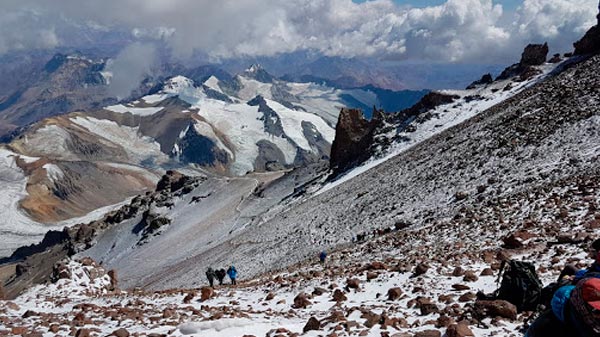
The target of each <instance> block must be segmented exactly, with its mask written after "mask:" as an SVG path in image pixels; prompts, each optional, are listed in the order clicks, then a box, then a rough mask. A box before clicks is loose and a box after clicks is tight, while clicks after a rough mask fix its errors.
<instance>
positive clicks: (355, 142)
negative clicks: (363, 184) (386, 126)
mask: <svg viewBox="0 0 600 337" xmlns="http://www.w3.org/2000/svg"><path fill="white" fill-rule="evenodd" d="M382 122H383V117H382V116H381V114H380V113H377V112H374V114H373V118H372V119H371V120H370V121H369V120H367V119H365V117H364V116H363V113H362V111H361V110H358V109H346V108H344V109H342V110H341V112H340V116H339V118H338V123H337V126H336V129H335V139H334V140H333V144H332V145H331V155H330V158H331V159H330V168H331V169H332V170H333V171H334V174H339V173H341V172H343V171H345V170H347V169H348V168H350V167H352V166H353V165H357V164H359V163H362V162H363V161H365V160H367V159H368V158H369V157H371V152H370V147H371V145H372V144H373V136H374V132H375V130H376V129H377V127H379V126H381V125H382Z"/></svg>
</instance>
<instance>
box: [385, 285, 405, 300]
mask: <svg viewBox="0 0 600 337" xmlns="http://www.w3.org/2000/svg"><path fill="white" fill-rule="evenodd" d="M387 295H388V300H390V301H395V300H397V299H399V298H400V297H401V296H402V289H400V288H398V287H395V288H391V289H389V290H388V293H387Z"/></svg>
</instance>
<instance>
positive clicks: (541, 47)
mask: <svg viewBox="0 0 600 337" xmlns="http://www.w3.org/2000/svg"><path fill="white" fill-rule="evenodd" d="M549 50H550V49H549V48H548V43H544V44H530V45H528V46H527V47H525V50H524V51H523V54H521V61H519V63H516V64H513V65H512V66H510V67H508V68H506V69H504V71H503V72H502V74H500V76H498V78H497V80H506V79H509V78H512V77H519V79H520V80H521V81H526V80H528V79H530V78H531V77H533V76H535V75H537V74H538V73H539V70H537V69H535V68H534V67H535V66H539V65H542V64H544V63H545V62H546V59H547V57H548V52H549Z"/></svg>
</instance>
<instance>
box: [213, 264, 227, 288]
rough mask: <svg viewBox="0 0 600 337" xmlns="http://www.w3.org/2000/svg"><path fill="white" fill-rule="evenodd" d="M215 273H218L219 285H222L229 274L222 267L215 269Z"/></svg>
mask: <svg viewBox="0 0 600 337" xmlns="http://www.w3.org/2000/svg"><path fill="white" fill-rule="evenodd" d="M215 274H216V275H217V280H219V285H220V286H222V285H223V280H224V279H225V275H227V272H226V271H225V269H223V268H221V269H217V270H216V271H215Z"/></svg>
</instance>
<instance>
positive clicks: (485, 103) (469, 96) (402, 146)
mask: <svg viewBox="0 0 600 337" xmlns="http://www.w3.org/2000/svg"><path fill="white" fill-rule="evenodd" d="M559 66H560V65H556V64H545V65H543V66H542V67H540V70H541V71H542V73H541V74H539V75H537V76H535V77H533V78H532V79H530V80H528V81H523V82H516V83H515V82H513V81H511V80H504V81H499V82H496V83H494V84H492V85H489V86H485V87H483V88H476V89H471V90H442V91H440V92H442V93H444V94H448V95H457V96H459V97H460V99H458V100H457V101H455V102H453V103H450V104H445V105H441V106H439V107H437V108H436V109H434V110H432V111H429V112H428V113H429V114H431V115H432V116H433V117H432V118H430V119H428V120H425V121H423V122H421V123H413V124H412V125H413V126H415V127H416V130H411V131H410V132H409V131H402V132H397V131H396V130H393V131H390V132H389V133H388V134H384V135H380V136H379V137H381V138H390V139H391V138H400V139H401V140H400V141H397V142H394V143H393V145H392V146H391V147H390V148H389V149H386V150H385V151H383V152H381V153H379V154H377V155H376V156H375V157H373V158H372V159H370V160H369V161H367V162H365V163H364V164H362V165H360V166H357V167H355V168H353V169H351V170H349V171H348V172H345V173H344V174H343V175H342V176H340V177H339V178H337V179H336V180H335V181H333V182H330V183H328V184H326V185H324V186H323V187H321V188H319V189H318V190H317V191H315V195H319V194H322V193H324V192H326V191H329V190H331V189H332V188H334V187H336V186H338V185H340V184H343V183H344V182H346V181H348V180H350V179H352V178H354V177H356V176H358V175H360V174H362V173H364V172H366V171H368V170H370V169H372V168H374V167H376V166H378V165H380V164H382V163H384V162H386V161H388V160H390V159H391V158H394V157H395V156H397V155H399V154H400V153H403V152H404V151H406V150H408V149H410V148H411V147H413V146H415V145H417V144H419V143H421V142H423V141H424V140H426V139H429V138H431V137H433V136H434V135H436V134H439V133H441V132H443V131H445V130H447V129H449V128H452V127H454V126H456V125H458V124H460V123H462V122H464V121H466V120H468V119H470V118H473V117H475V116H477V115H478V114H480V113H481V112H483V111H485V110H487V109H489V108H491V107H492V106H494V105H496V104H499V103H501V102H503V101H505V100H507V99H509V98H511V97H513V96H514V95H516V94H518V93H519V92H521V91H523V90H524V89H526V88H528V87H531V86H533V85H535V84H536V83H539V82H540V81H542V80H543V79H544V78H546V76H548V74H550V73H551V72H552V71H553V70H555V69H556V68H557V67H559ZM507 86H510V89H509V90H506V89H505V88H507ZM474 97H478V98H474Z"/></svg>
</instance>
